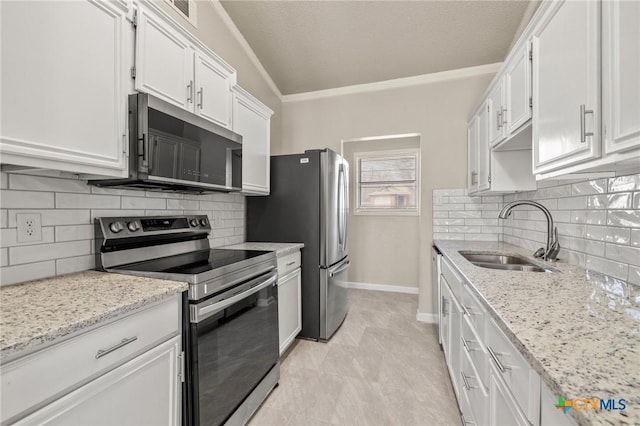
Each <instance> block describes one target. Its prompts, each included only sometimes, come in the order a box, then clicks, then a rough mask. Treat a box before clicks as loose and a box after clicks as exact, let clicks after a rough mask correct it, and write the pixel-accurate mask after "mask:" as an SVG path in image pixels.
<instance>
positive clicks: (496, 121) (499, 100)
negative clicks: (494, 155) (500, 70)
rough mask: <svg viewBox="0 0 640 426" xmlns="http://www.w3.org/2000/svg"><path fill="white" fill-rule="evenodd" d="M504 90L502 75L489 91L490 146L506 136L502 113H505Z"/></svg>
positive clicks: (488, 121)
mask: <svg viewBox="0 0 640 426" xmlns="http://www.w3.org/2000/svg"><path fill="white" fill-rule="evenodd" d="M504 92H505V90H504V77H501V78H500V79H499V80H498V83H497V84H496V86H495V87H494V88H493V90H492V91H491V92H490V93H489V102H488V108H489V109H488V111H487V113H488V117H487V125H488V132H489V144H490V145H491V146H494V145H496V144H498V143H500V142H502V140H504V138H505V136H506V134H505V129H504V121H505V120H504V114H505V113H506V112H505V110H506V108H505V106H504V105H505V99H504V98H505V93H504Z"/></svg>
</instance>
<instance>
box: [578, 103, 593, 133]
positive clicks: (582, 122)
mask: <svg viewBox="0 0 640 426" xmlns="http://www.w3.org/2000/svg"><path fill="white" fill-rule="evenodd" d="M587 114H593V110H592V109H586V105H585V104H582V105H580V142H581V143H585V142H586V141H587V136H593V132H587V129H586V124H585V121H586V116H587Z"/></svg>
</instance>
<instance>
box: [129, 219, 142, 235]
mask: <svg viewBox="0 0 640 426" xmlns="http://www.w3.org/2000/svg"><path fill="white" fill-rule="evenodd" d="M127 228H129V231H131V232H136V231H137V230H138V229H140V224H139V223H138V221H137V220H136V221H133V222H129V223H127Z"/></svg>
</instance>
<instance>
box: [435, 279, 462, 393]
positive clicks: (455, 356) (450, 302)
mask: <svg viewBox="0 0 640 426" xmlns="http://www.w3.org/2000/svg"><path fill="white" fill-rule="evenodd" d="M440 280H441V282H442V283H443V286H442V291H443V294H444V295H445V299H446V301H445V303H446V305H447V306H446V309H447V315H446V316H447V319H446V320H445V321H447V322H448V324H447V328H448V333H447V336H446V343H445V338H444V336H443V347H446V349H445V358H446V362H447V367H448V368H449V375H450V376H451V384H452V386H453V390H454V392H455V394H456V396H458V395H459V390H460V389H459V386H458V383H459V377H460V361H461V359H460V355H461V340H460V325H461V324H460V320H461V314H462V310H461V309H460V305H459V304H458V302H457V301H456V298H455V296H454V295H453V293H452V292H451V289H450V288H449V285H448V284H447V280H446V278H445V277H444V276H442V275H441V276H440ZM445 345H446V346H445Z"/></svg>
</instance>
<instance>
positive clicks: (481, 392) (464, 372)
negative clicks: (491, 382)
mask: <svg viewBox="0 0 640 426" xmlns="http://www.w3.org/2000/svg"><path fill="white" fill-rule="evenodd" d="M461 358H462V359H461V364H460V389H461V390H462V394H465V395H466V398H467V400H468V402H469V408H470V409H471V413H472V414H473V421H474V422H475V423H476V424H478V425H484V424H486V423H487V422H486V420H485V416H486V414H487V406H488V405H489V394H488V393H487V391H486V388H485V387H484V385H483V384H482V382H481V381H480V380H479V378H478V375H477V373H476V371H475V369H474V368H473V366H472V362H471V358H469V356H468V354H467V353H466V352H463V353H462V354H461ZM463 399H464V398H463Z"/></svg>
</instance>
